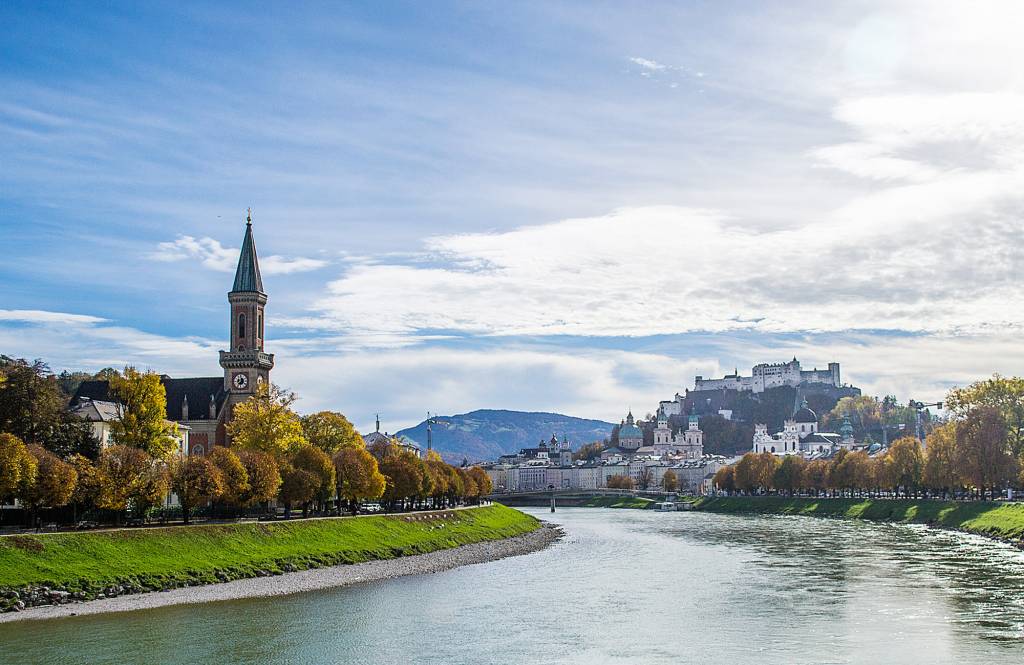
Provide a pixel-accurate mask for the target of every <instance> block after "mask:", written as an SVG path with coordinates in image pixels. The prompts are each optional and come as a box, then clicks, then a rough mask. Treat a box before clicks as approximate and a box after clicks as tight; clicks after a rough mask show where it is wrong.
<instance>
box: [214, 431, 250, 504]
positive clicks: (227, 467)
mask: <svg viewBox="0 0 1024 665" xmlns="http://www.w3.org/2000/svg"><path fill="white" fill-rule="evenodd" d="M207 459H209V460H210V462H211V463H212V464H213V465H214V466H215V467H217V471H218V472H220V483H221V487H220V491H219V492H217V493H216V495H213V496H212V497H211V498H214V499H220V500H221V501H224V502H226V503H229V504H231V505H234V506H240V505H242V503H243V500H244V497H245V496H246V494H247V492H248V491H249V473H248V472H247V471H246V470H245V465H243V464H242V460H240V459H239V458H238V455H236V454H235V451H233V450H231V449H230V448H225V447H224V446H214V447H213V450H211V451H210V454H209V455H207Z"/></svg>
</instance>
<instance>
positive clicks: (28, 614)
mask: <svg viewBox="0 0 1024 665" xmlns="http://www.w3.org/2000/svg"><path fill="white" fill-rule="evenodd" d="M561 536H562V531H561V530H560V529H558V528H557V527H554V526H551V525H547V524H545V525H544V526H542V527H541V528H539V529H536V530H535V531H531V532H529V533H526V534H524V535H521V536H513V537H511V538H505V539H503V540H490V541H484V542H479V543H473V544H470V545H462V546H459V547H453V548H450V549H445V550H439V551H436V552H430V553H427V554H418V555H414V556H403V557H399V558H396V559H385V560H379V561H368V562H365V563H357V564H351V565H341V566H330V567H327V568H313V569H309V570H301V571H298V572H283V573H277V572H271V571H259V573H257V577H255V578H248V579H241V580H234V581H230V582H224V583H221V584H209V585H204V586H192V587H183V588H177V589H167V590H165V591H164V592H162V593H159V592H158V593H139V591H144V589H133V588H130V587H125V586H123V585H117V586H112V587H109V588H107V589H105V590H104V593H102V594H100V595H97V596H96V597H95V600H88V601H86V602H82V599H81V598H79V597H78V596H77V595H76V594H71V593H68V592H66V591H60V590H55V589H50V588H47V587H38V588H32V589H30V590H27V591H23V592H21V593H18V592H8V594H7V595H8V599H7V600H8V601H10V602H11V603H13V604H15V605H17V610H16V611H14V612H7V613H5V614H0V623H3V622H8V621H17V620H24V619H51V618H56V617H67V616H76V615H85V614H100V613H105V612H129V611H133V610H142V609H149V608H153V607H163V606H166V605H183V604H194V603H206V602H211V601H218V600H236V599H240V598H258V597H266V596H282V595H289V594H294V593H302V592H304V591H313V590H316V589H328V588H335V587H345V586H351V585H354V584H362V583H366V582H374V581H379V580H386V579H391V578H394V577H401V576H404V575H422V574H427V573H438V572H442V571H446V570H451V569H453V568H457V567H459V566H466V565H470V564H476V563H486V562H489V561H496V560H498V559H503V558H505V557H511V556H519V555H523V554H529V553H531V552H536V551H538V550H542V549H544V548H545V547H548V546H549V545H551V544H552V543H554V542H555V541H556V540H558V539H559V538H560V537H561ZM11 594H14V597H12V596H11ZM12 609H15V608H14V607H12Z"/></svg>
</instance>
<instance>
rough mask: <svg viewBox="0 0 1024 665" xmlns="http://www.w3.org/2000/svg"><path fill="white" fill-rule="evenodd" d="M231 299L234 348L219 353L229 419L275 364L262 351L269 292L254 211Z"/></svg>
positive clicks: (250, 216) (270, 355) (229, 298)
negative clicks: (258, 248)
mask: <svg viewBox="0 0 1024 665" xmlns="http://www.w3.org/2000/svg"><path fill="white" fill-rule="evenodd" d="M228 302H229V303H231V324H230V325H231V335H230V340H231V348H230V349H228V350H227V351H221V352H220V366H221V367H223V368H224V390H225V392H226V393H227V394H228V400H227V401H228V405H227V407H228V409H229V411H228V419H229V420H230V417H231V416H230V409H231V408H232V407H234V405H235V404H238V403H239V402H244V401H245V400H247V399H249V397H251V396H252V395H253V394H254V393H255V392H256V386H257V385H258V384H259V383H261V382H263V383H268V384H269V382H270V370H271V369H273V367H274V354H272V353H264V352H263V314H264V313H263V310H264V308H265V307H266V305H267V294H266V293H265V292H264V291H263V280H262V279H261V277H260V263H259V259H258V258H257V257H256V242H255V241H254V240H253V238H252V211H251V210H250V211H249V214H248V216H247V217H246V220H245V238H244V239H243V240H242V252H241V254H240V255H239V257H238V268H237V269H236V270H235V283H234V286H232V288H231V292H230V293H228Z"/></svg>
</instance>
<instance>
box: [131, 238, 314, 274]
mask: <svg viewBox="0 0 1024 665" xmlns="http://www.w3.org/2000/svg"><path fill="white" fill-rule="evenodd" d="M238 252H239V250H238V249H237V248H234V247H224V246H223V245H221V244H220V242H219V241H217V240H214V239H213V238H210V237H202V238H194V237H192V236H188V235H183V236H179V237H178V238H177V239H176V240H173V241H169V242H162V243H160V244H159V245H157V249H156V251H155V252H153V253H152V255H151V257H152V258H154V259H156V260H158V261H184V260H186V259H193V260H198V261H199V263H200V265H202V266H203V267H204V268H207V269H210V270H217V271H220V272H233V271H234V270H235V267H236V265H237V264H238ZM327 263H328V262H327V261H324V260H321V259H312V258H305V257H295V258H288V257H284V256H276V255H272V256H265V257H261V258H260V270H261V271H262V272H263V273H264V274H267V275H287V274H290V273H296V272H308V271H310V270H319V269H320V268H323V267H324V266H326V265H327Z"/></svg>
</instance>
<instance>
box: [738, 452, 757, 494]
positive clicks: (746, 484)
mask: <svg viewBox="0 0 1024 665" xmlns="http://www.w3.org/2000/svg"><path fill="white" fill-rule="evenodd" d="M757 464H758V462H757V453H747V454H746V455H744V456H743V457H741V458H740V461H739V462H737V463H736V466H735V468H734V470H733V482H734V483H735V484H736V489H739V490H743V491H744V492H746V493H748V494H752V493H753V492H754V490H755V489H757V488H758V483H757V475H758V474H757V468H756V467H757Z"/></svg>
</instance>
